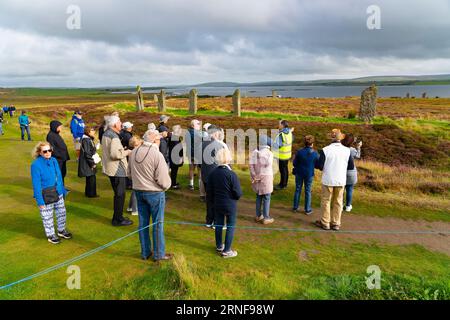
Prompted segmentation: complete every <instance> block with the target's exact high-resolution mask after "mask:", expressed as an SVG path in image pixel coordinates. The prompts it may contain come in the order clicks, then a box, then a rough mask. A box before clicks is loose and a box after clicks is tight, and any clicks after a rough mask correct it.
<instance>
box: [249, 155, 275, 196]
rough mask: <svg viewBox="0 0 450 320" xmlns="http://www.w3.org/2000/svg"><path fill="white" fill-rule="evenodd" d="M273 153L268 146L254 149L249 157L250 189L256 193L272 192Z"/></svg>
mask: <svg viewBox="0 0 450 320" xmlns="http://www.w3.org/2000/svg"><path fill="white" fill-rule="evenodd" d="M272 166H273V154H272V151H270V147H269V146H264V147H261V148H260V149H255V150H254V151H253V152H252V155H251V157H250V176H251V178H252V189H253V191H254V192H256V193H257V194H258V195H264V194H270V193H272V192H273V169H272Z"/></svg>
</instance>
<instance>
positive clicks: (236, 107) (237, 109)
mask: <svg viewBox="0 0 450 320" xmlns="http://www.w3.org/2000/svg"><path fill="white" fill-rule="evenodd" d="M233 113H234V115H235V116H236V117H240V116H241V90H239V89H236V90H235V91H234V93H233Z"/></svg>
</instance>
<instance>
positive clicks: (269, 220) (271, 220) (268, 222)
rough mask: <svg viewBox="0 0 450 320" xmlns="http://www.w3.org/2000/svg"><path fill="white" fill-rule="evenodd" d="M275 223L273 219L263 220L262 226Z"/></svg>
mask: <svg viewBox="0 0 450 320" xmlns="http://www.w3.org/2000/svg"><path fill="white" fill-rule="evenodd" d="M274 221H275V219H274V218H269V219H264V220H263V222H262V223H263V224H271V223H273V222H274Z"/></svg>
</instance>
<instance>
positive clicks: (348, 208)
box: [345, 205, 353, 212]
mask: <svg viewBox="0 0 450 320" xmlns="http://www.w3.org/2000/svg"><path fill="white" fill-rule="evenodd" d="M352 208H353V207H352V205H349V206H345V212H350V211H352Z"/></svg>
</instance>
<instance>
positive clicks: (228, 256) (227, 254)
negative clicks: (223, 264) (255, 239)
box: [222, 250, 238, 258]
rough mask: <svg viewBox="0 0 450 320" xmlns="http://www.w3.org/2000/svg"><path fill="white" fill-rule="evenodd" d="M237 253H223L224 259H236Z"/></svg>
mask: <svg viewBox="0 0 450 320" xmlns="http://www.w3.org/2000/svg"><path fill="white" fill-rule="evenodd" d="M237 255H238V253H237V251H233V250H230V251H228V252H222V258H234V257H237Z"/></svg>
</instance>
